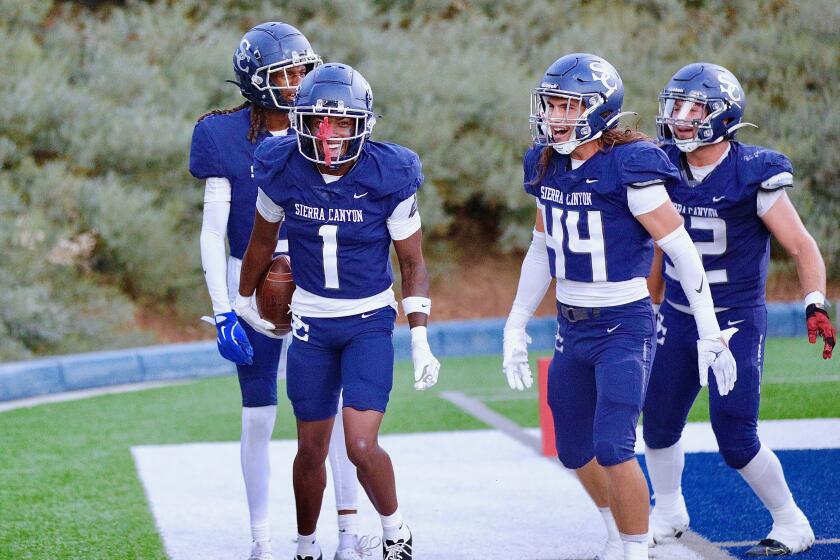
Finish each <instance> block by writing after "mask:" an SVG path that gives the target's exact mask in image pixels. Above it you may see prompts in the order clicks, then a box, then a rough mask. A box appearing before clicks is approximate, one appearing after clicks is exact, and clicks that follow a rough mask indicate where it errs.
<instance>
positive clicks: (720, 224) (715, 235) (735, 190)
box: [664, 141, 793, 307]
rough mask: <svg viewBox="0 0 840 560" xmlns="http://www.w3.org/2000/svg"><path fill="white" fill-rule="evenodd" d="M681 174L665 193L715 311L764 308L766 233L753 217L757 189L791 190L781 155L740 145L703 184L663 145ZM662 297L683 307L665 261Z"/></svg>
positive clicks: (788, 168)
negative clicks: (693, 248) (680, 218)
mask: <svg viewBox="0 0 840 560" xmlns="http://www.w3.org/2000/svg"><path fill="white" fill-rule="evenodd" d="M665 152H666V153H667V154H668V157H669V159H670V160H671V161H672V162H673V163H674V164H675V165H676V166H677V167H678V168H679V169H680V173H681V179H680V181H679V182H678V183H677V184H675V185H672V186H671V187H670V188H669V189H668V194H669V195H670V196H671V200H672V201H673V203H674V206H675V207H676V208H677V211H678V212H679V213H680V214H682V216H683V218H684V219H685V228H686V230H688V233H689V235H691V239H692V240H693V241H694V244H695V246H696V247H697V251H698V252H699V253H700V256H701V257H702V259H703V268H705V269H706V276H707V278H708V280H709V286H710V287H711V289H712V298H713V299H714V302H715V306H717V307H748V306H755V305H763V304H764V288H765V282H766V280H767V265H768V263H769V260H770V232H769V231H768V229H767V227H766V226H765V225H764V222H763V221H762V220H761V218H760V217H759V216H758V213H757V204H758V202H757V199H758V196H759V193H760V192H761V191H762V190H765V191H766V190H777V189H780V188H784V187H789V186H791V180H792V172H793V167H792V166H791V163H790V161H789V160H788V158H787V157H785V156H784V155H782V154H780V153H778V152H775V151H773V150H768V149H767V148H762V147H760V146H751V145H749V144H741V143H739V142H734V141H733V142H730V148H729V154H728V155H727V156H726V157H725V158H724V159H723V160H722V161H721V162H720V163H719V164H718V166H717V167H715V168H714V170H712V172H711V173H709V175H707V176H706V178H705V179H704V180H703V181H702V182H699V183H698V182H697V181H695V180H694V178H693V177H692V176H691V171H690V169H689V167H688V162H687V161H686V158H685V155H684V154H683V153H682V152H680V151H679V150H678V149H677V148H676V147H675V146H666V147H665ZM664 269H665V270H664V272H665V274H664V276H665V298H666V299H667V300H669V301H671V302H672V303H675V304H677V305H684V306H687V305H688V299H687V298H686V297H685V293H684V292H683V290H682V287H681V286H680V283H679V280H678V278H677V275H676V272H675V270H674V267H673V264H672V263H671V261H670V259H668V256H667V255H665V259H664Z"/></svg>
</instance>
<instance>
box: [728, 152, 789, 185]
mask: <svg viewBox="0 0 840 560" xmlns="http://www.w3.org/2000/svg"><path fill="white" fill-rule="evenodd" d="M733 149H735V150H736V155H737V157H738V168H739V169H738V172H739V175H740V176H741V178H742V181H743V184H745V185H755V186H756V188H759V189H762V190H768V191H774V190H777V189H780V188H783V187H790V186H792V185H793V165H792V164H791V163H790V160H789V159H788V158H787V156H785V155H784V154H781V153H779V152H777V151H775V150H771V149H769V148H763V147H761V146H752V145H749V144H739V143H735V142H733Z"/></svg>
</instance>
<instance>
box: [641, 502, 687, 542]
mask: <svg viewBox="0 0 840 560" xmlns="http://www.w3.org/2000/svg"><path fill="white" fill-rule="evenodd" d="M689 521H690V520H689V517H688V510H687V509H686V507H685V498H683V497H682V495H680V499H679V500H678V501H677V503H676V504H673V505H671V506H669V507H667V508H665V507H662V506H660V505H656V506H654V508H653V511H652V512H651V513H650V533H649V540H648V544H649V545H650V546H654V545H655V544H657V543H661V542H663V541H666V540H669V539H678V538H680V537H681V536H682V535H683V533H685V532H686V531H687V530H688V523H689Z"/></svg>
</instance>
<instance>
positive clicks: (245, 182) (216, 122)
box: [190, 107, 294, 259]
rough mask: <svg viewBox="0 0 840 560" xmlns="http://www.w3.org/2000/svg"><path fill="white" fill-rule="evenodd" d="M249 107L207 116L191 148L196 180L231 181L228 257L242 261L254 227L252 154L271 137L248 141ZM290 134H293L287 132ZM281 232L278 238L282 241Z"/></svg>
mask: <svg viewBox="0 0 840 560" xmlns="http://www.w3.org/2000/svg"><path fill="white" fill-rule="evenodd" d="M250 126H251V108H250V107H246V108H245V109H242V110H240V111H236V112H234V113H228V114H225V115H210V116H209V117H206V118H204V119H202V120H201V121H200V122H197V123H196V125H195V128H194V129H193V136H192V146H191V147H190V173H191V174H192V175H193V177H195V178H196V179H207V178H209V177H224V178H225V179H227V180H228V181H229V182H230V190H231V200H230V216H229V217H228V224H227V238H228V243H229V244H230V255H231V256H232V257H235V258H237V259H242V257H243V256H244V255H245V249H246V248H247V247H248V240H249V239H250V238H251V229H252V228H253V227H254V212H255V211H256V201H257V186H256V183H254V178H253V169H252V165H253V161H254V151H255V150H256V149H257V146H258V145H259V144H260V142H262V141H263V140H265V139H266V138H268V137H270V136H271V135H270V134H268V133H265V132H264V133H262V134H261V135H260V136H259V137H258V138H257V141H256V143H252V142H250V141H249V140H248V129H249V128H250ZM288 134H289V135H292V137H294V132H293V131H292V130H291V129H289V132H288ZM285 238H286V235H285V231H284V230H281V232H280V239H285Z"/></svg>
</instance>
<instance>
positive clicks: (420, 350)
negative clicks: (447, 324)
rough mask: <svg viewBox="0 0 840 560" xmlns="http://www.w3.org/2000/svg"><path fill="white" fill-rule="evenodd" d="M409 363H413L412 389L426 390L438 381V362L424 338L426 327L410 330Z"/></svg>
mask: <svg viewBox="0 0 840 560" xmlns="http://www.w3.org/2000/svg"><path fill="white" fill-rule="evenodd" d="M411 361H412V362H414V381H415V383H414V388H415V389H417V390H418V391H423V390H424V389H428V388H429V387H431V386H432V385H434V384H435V383H437V380H438V374H439V373H440V362H439V361H438V360H437V358H435V356H434V354H432V349H431V348H429V341H428V340H427V338H426V327H414V328H412V329H411Z"/></svg>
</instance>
